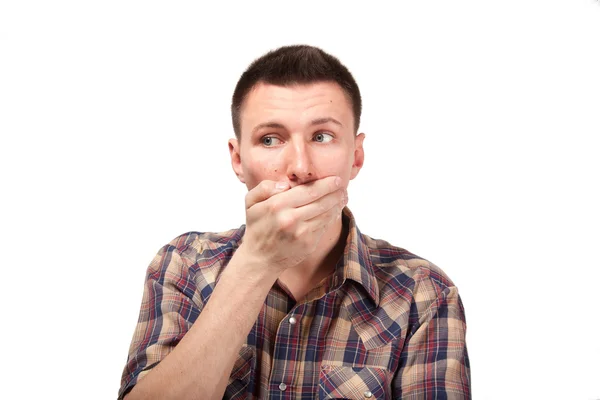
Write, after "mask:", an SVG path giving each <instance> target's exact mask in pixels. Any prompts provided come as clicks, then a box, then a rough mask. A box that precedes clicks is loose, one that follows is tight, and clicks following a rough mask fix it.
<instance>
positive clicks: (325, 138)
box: [314, 132, 333, 143]
mask: <svg viewBox="0 0 600 400" xmlns="http://www.w3.org/2000/svg"><path fill="white" fill-rule="evenodd" d="M314 139H315V141H316V142H321V143H327V142H331V141H332V140H333V135H332V134H330V133H325V132H319V133H317V134H316V135H315V137H314Z"/></svg>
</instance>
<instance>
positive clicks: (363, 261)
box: [334, 207, 379, 307]
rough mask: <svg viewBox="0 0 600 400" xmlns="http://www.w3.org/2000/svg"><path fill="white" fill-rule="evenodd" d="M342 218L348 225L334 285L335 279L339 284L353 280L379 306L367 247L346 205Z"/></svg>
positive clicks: (376, 286)
mask: <svg viewBox="0 0 600 400" xmlns="http://www.w3.org/2000/svg"><path fill="white" fill-rule="evenodd" d="M343 218H344V223H345V224H347V226H348V237H347V239H346V246H345V248H344V255H343V258H342V259H341V260H340V261H341V262H339V263H338V264H337V266H336V271H335V274H334V286H336V285H335V282H336V280H337V281H339V282H340V286H341V285H342V284H343V283H344V281H346V280H353V281H355V282H356V283H358V284H359V285H361V286H362V287H363V288H364V289H365V291H366V292H367V294H368V295H369V297H370V298H371V300H373V302H374V305H375V307H377V306H379V286H378V284H377V280H376V278H375V273H374V271H373V264H372V263H371V255H370V252H369V247H368V246H367V245H366V243H365V239H364V237H363V235H362V234H361V233H360V231H359V230H358V227H357V226H356V221H355V220H354V215H353V214H352V212H351V211H350V209H349V208H348V207H345V208H344V210H343Z"/></svg>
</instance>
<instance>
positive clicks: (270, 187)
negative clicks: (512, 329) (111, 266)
mask: <svg viewBox="0 0 600 400" xmlns="http://www.w3.org/2000/svg"><path fill="white" fill-rule="evenodd" d="M360 113H361V97H360V92H359V89H358V86H357V85H356V82H355V81H354V79H353V77H352V75H351V74H350V72H349V71H348V70H347V69H346V68H345V67H344V66H343V65H342V64H341V63H340V62H339V60H338V59H336V58H335V57H332V56H331V55H329V54H327V53H325V52H323V51H322V50H320V49H318V48H314V47H310V46H288V47H282V48H280V49H277V50H275V51H272V52H270V53H268V54H266V55H264V56H263V57H261V58H259V59H258V60H256V61H255V62H254V63H252V64H251V65H250V67H249V68H248V69H247V70H246V72H244V74H243V75H242V77H241V78H240V80H239V82H238V84H237V86H236V89H235V92H234V94H233V102H232V119H233V126H234V131H235V135H236V138H235V139H231V140H230V141H229V152H230V155H231V164H232V166H233V170H234V172H235V174H236V175H237V177H238V178H239V180H240V181H241V182H242V183H245V184H246V186H247V187H248V194H247V195H246V224H245V225H242V226H241V227H240V228H239V229H236V230H231V231H228V232H224V233H198V232H191V233H187V234H184V235H181V236H179V237H177V238H176V239H174V240H173V241H172V242H171V243H169V244H168V245H166V246H165V247H163V248H162V249H161V250H160V252H159V253H158V255H157V256H156V257H155V259H154V260H153V261H152V263H151V264H150V267H149V269H148V273H147V283H146V287H145V290H144V297H143V300H142V306H141V310H140V317H139V321H138V325H137V328H136V331H135V333H134V337H133V341H132V343H131V348H130V351H129V357H128V362H127V365H126V367H125V370H124V372H123V378H122V382H121V390H120V392H119V397H120V398H123V397H124V396H125V397H126V398H127V400H135V399H161V400H163V399H221V398H226V399H248V398H252V399H267V398H268V399H324V398H347V399H363V398H367V399H392V398H418V399H421V398H435V399H442V398H444V399H445V398H452V399H464V398H470V372H469V361H468V356H467V349H466V344H465V329H466V325H465V319H464V311H463V307H462V303H461V300H460V297H459V295H458V292H457V288H456V287H455V286H454V284H453V283H452V282H451V281H450V279H449V278H448V277H447V276H446V275H445V274H444V273H443V272H442V271H441V270H440V269H439V268H437V267H436V266H434V265H432V264H431V263H429V262H427V261H426V260H424V259H422V258H419V257H417V256H415V255H413V254H411V253H409V252H408V251H406V250H403V249H400V248H397V247H394V246H392V245H390V244H389V243H387V242H385V241H382V240H375V239H372V238H370V237H368V236H366V235H363V234H361V233H360V231H359V230H358V228H357V225H356V223H355V220H354V218H353V216H352V213H351V212H350V211H349V210H348V208H347V207H345V206H346V204H347V202H348V197H347V192H346V188H347V186H348V183H349V181H350V180H352V179H353V178H354V177H356V175H357V174H358V172H359V171H360V169H361V167H362V165H363V160H364V150H363V146H362V144H363V140H364V138H365V136H364V134H363V133H361V134H357V129H358V126H359V122H360Z"/></svg>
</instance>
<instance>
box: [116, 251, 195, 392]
mask: <svg viewBox="0 0 600 400" xmlns="http://www.w3.org/2000/svg"><path fill="white" fill-rule="evenodd" d="M195 293H196V283H195V282H194V280H193V279H192V278H191V277H190V271H189V268H188V265H187V263H186V262H185V260H184V259H182V257H181V255H180V253H179V251H178V250H177V248H176V247H174V246H173V245H167V246H165V247H163V248H162V249H161V250H160V251H159V252H158V254H157V255H156V256H155V257H154V259H153V260H152V262H151V263H150V266H149V267H148V271H147V275H146V282H145V286H144V294H143V298H142V304H141V307H140V314H139V318H138V322H137V325H136V328H135V332H134V334H133V339H132V341H131V345H130V348H129V354H128V357H127V364H126V365H125V369H124V371H123V375H122V377H121V387H120V390H119V397H118V398H119V400H120V399H122V398H123V396H125V395H126V394H127V393H128V392H129V391H130V390H131V389H132V388H133V386H135V384H136V383H137V382H138V381H139V379H141V378H142V377H143V376H145V375H146V374H147V373H148V372H150V370H151V369H152V368H153V367H154V366H156V365H157V364H158V363H159V362H160V361H161V360H162V359H164V358H165V357H166V356H167V355H168V354H169V353H170V352H171V351H172V350H173V348H174V347H175V346H176V345H177V344H178V343H179V341H180V340H181V339H182V338H183V336H184V335H185V334H186V333H187V332H188V330H189V329H190V328H191V327H192V324H193V323H194V321H195V320H196V319H197V318H198V315H199V314H200V306H199V305H198V304H197V302H194V301H193V300H194V294H195Z"/></svg>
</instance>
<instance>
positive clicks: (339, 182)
mask: <svg viewBox="0 0 600 400" xmlns="http://www.w3.org/2000/svg"><path fill="white" fill-rule="evenodd" d="M341 184H342V179H341V178H340V177H339V176H338V177H336V178H335V186H338V187H339V186H340V185H341Z"/></svg>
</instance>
